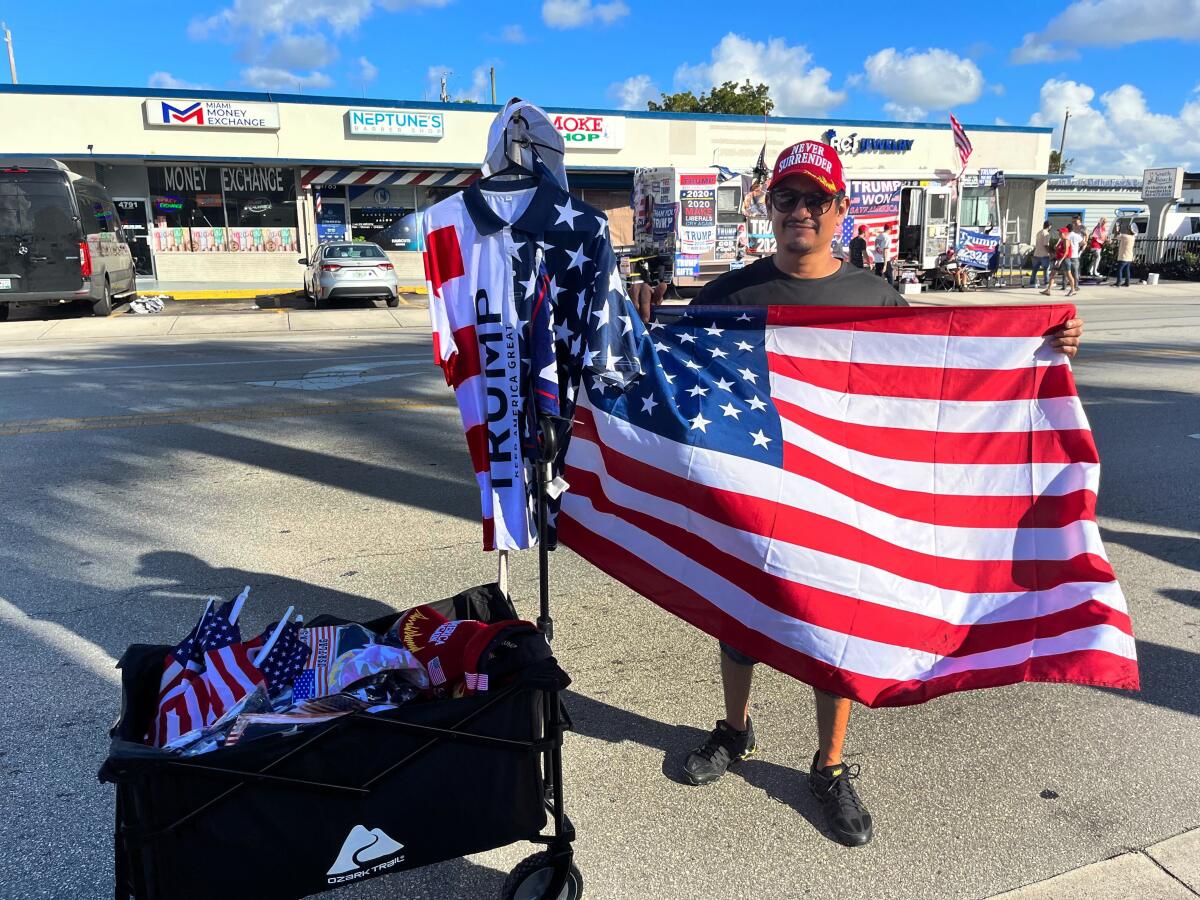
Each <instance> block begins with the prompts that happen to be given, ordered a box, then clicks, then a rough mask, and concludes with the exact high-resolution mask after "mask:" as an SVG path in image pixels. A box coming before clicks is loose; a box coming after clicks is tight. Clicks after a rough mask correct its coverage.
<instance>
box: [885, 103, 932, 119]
mask: <svg viewBox="0 0 1200 900" xmlns="http://www.w3.org/2000/svg"><path fill="white" fill-rule="evenodd" d="M883 111H884V112H885V113H887V114H888V115H889V116H891V117H892V118H893V119H895V120H896V121H897V122H920V121H921V120H922V119H924V118H925V116H927V115H928V114H929V111H928V110H926V109H924V108H923V107H920V106H904V105H902V104H900V103H893V102H892V101H891V100H889V101H888V102H887V103H885V104H883Z"/></svg>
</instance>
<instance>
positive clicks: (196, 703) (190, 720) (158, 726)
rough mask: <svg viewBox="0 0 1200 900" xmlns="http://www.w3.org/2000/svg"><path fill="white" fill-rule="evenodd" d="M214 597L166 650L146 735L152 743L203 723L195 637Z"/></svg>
mask: <svg viewBox="0 0 1200 900" xmlns="http://www.w3.org/2000/svg"><path fill="white" fill-rule="evenodd" d="M214 599H215V598H210V599H209V601H208V605H207V606H205V608H204V613H203V615H201V616H200V621H199V622H197V623H196V624H195V626H193V627H192V630H191V631H189V632H188V633H187V637H185V638H184V639H183V640H182V641H180V642H179V643H178V644H177V645H176V646H175V647H174V648H173V649H172V650H171V652H170V653H168V654H167V658H166V660H165V661H164V663H163V673H162V677H161V679H160V680H159V689H158V712H157V714H156V715H155V717H154V721H153V722H152V723H151V725H150V731H149V733H148V734H147V736H146V740H147V742H148V743H150V744H153V745H154V746H156V747H161V746H162V745H163V744H165V743H167V742H169V741H173V740H175V738H177V737H179V736H180V735H181V734H186V733H187V732H189V731H192V730H194V729H196V728H200V727H201V726H203V725H204V719H205V716H206V715H207V713H208V695H207V692H206V690H205V687H204V683H203V681H202V680H201V679H200V678H199V673H200V671H201V670H202V669H203V668H204V651H203V648H202V647H201V645H200V642H199V640H198V639H197V638H198V635H199V634H200V632H201V630H203V629H206V628H207V625H208V622H209V620H210V619H211V618H212V616H213V613H214V608H213V607H214Z"/></svg>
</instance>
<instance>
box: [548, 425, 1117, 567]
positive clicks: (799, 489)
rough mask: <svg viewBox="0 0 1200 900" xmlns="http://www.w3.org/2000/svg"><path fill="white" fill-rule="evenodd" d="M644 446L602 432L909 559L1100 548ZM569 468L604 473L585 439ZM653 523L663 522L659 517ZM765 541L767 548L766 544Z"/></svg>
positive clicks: (744, 463)
mask: <svg viewBox="0 0 1200 900" xmlns="http://www.w3.org/2000/svg"><path fill="white" fill-rule="evenodd" d="M644 441H645V437H642V438H641V439H640V440H639V441H638V443H633V442H631V441H629V440H627V439H625V438H623V437H622V436H619V433H618V434H613V433H612V432H608V433H606V434H605V437H604V443H605V444H606V445H608V446H609V447H611V448H613V449H614V450H618V451H620V452H624V453H626V455H630V456H634V458H635V459H639V460H640V461H641V462H645V463H649V464H651V465H654V466H655V467H656V468H659V469H664V470H666V471H669V472H671V471H673V472H679V471H681V470H682V469H683V468H684V466H683V465H681V464H680V462H679V461H681V460H687V471H688V481H689V482H691V483H693V484H699V485H704V486H706V487H710V488H716V489H718V490H725V491H731V492H733V493H736V494H740V495H744V496H746V497H752V498H757V499H760V500H764V501H767V502H780V503H783V504H785V505H786V506H788V507H789V508H791V509H794V510H799V511H801V512H806V513H811V514H813V515H818V516H824V517H826V518H829V519H832V520H833V521H835V522H844V523H846V524H848V525H852V526H854V527H855V528H858V529H860V530H862V531H864V532H866V533H867V534H870V535H872V536H873V537H876V538H878V539H879V540H882V541H886V542H888V543H889V544H892V545H893V546H895V547H900V548H902V549H904V550H911V551H913V552H915V553H926V554H928V555H930V556H936V557H939V558H941V559H957V560H966V561H973V562H986V561H989V560H1029V559H1045V560H1051V559H1053V560H1065V559H1071V558H1072V557H1075V556H1078V555H1079V554H1081V553H1094V554H1096V555H1097V556H1101V557H1103V556H1104V543H1103V541H1102V540H1101V538H1100V530H1099V527H1098V526H1097V525H1096V523H1095V522H1094V521H1088V520H1081V521H1077V522H1072V523H1071V524H1069V525H1064V526H1062V527H1060V528H964V527H958V526H953V525H931V524H929V523H927V522H916V521H913V520H911V519H903V518H900V517H899V516H894V515H892V514H891V513H887V512H883V511H881V510H878V509H875V508H873V507H871V506H868V505H867V504H865V503H861V502H859V501H857V500H854V499H852V498H850V497H846V496H845V495H843V494H840V493H838V492H837V491H835V490H833V489H832V488H829V487H826V486H825V485H823V484H821V483H820V482H818V481H814V480H812V479H809V478H805V477H804V476H802V475H797V474H794V473H792V472H785V471H783V470H781V469H777V468H775V467H774V466H768V465H764V464H762V463H756V462H754V461H752V460H745V459H743V458H741V457H738V456H733V455H731V454H727V453H717V452H713V451H711V450H706V449H704V448H701V447H690V446H687V445H683V444H677V443H674V442H673V441H668V440H665V439H664V440H661V441H660V443H659V445H658V446H656V447H655V448H654V451H655V452H654V455H655V456H657V457H658V458H659V459H661V460H663V461H664V462H665V461H666V460H669V459H671V458H674V459H675V460H676V462H675V464H674V465H671V464H669V463H668V464H666V465H663V464H661V463H657V462H655V463H651V462H650V460H649V459H647V458H646V457H645V456H637V455H635V454H637V453H638V449H639V448H640V447H642V446H644V443H642V442H644ZM622 445H624V446H622ZM571 462H572V464H573V465H575V466H578V467H579V468H581V469H583V470H584V471H587V472H595V473H601V472H604V459H603V457H602V456H601V453H600V448H599V447H598V446H597V445H596V444H594V443H592V442H591V441H588V440H584V439H580V440H579V447H578V448H577V449H576V450H575V454H574V455H572V458H571ZM628 490H632V488H629V489H628ZM642 497H643V498H645V499H644V502H643V503H642V505H640V506H639V507H638V508H639V509H641V510H642V512H645V513H647V514H649V515H657V514H656V513H655V512H654V509H655V503H656V502H659V501H656V500H654V499H653V498H649V497H648V495H642ZM613 499H616V497H614V498H613ZM622 502H623V501H622ZM661 502H662V503H664V504H669V505H670V506H671V507H672V508H673V510H677V514H676V516H675V518H673V519H672V520H671V521H673V522H674V523H675V524H676V525H678V526H679V527H681V528H685V529H688V528H691V526H689V525H688V520H689V518H695V517H697V516H698V515H699V514H698V513H695V512H692V511H690V510H688V509H687V508H685V507H683V506H676V505H675V504H674V503H670V501H669V500H667V499H665V498H664V499H663V500H662V501H661ZM659 518H664V519H665V518H667V517H666V516H662V515H660V516H659ZM706 521H707V520H706ZM714 525H715V523H714ZM738 539H740V538H739V535H737V534H734V535H729V536H728V537H723V536H721V535H715V536H714V537H713V538H712V540H711V543H713V544H714V545H716V546H718V547H724V546H727V544H726V543H724V541H726V540H738ZM764 540H765V541H766V542H767V544H769V539H764ZM765 546H766V545H764V548H765ZM755 564H756V565H757V564H758V561H755Z"/></svg>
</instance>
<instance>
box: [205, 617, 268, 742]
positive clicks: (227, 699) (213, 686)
mask: <svg viewBox="0 0 1200 900" xmlns="http://www.w3.org/2000/svg"><path fill="white" fill-rule="evenodd" d="M238 606H239V604H238V603H237V602H236V601H230V602H229V603H222V604H221V605H220V606H219V607H217V608H216V609H215V610H214V611H213V615H212V616H210V617H209V619H208V621H207V623H205V626H204V628H203V629H201V632H200V634H199V635H198V637H197V640H198V641H199V643H200V646H201V647H202V648H203V652H204V672H203V673H202V676H201V677H202V678H203V679H204V683H205V686H206V688H207V691H208V714H207V715H206V717H205V722H204V724H205V725H211V724H213V723H214V722H215V721H216V720H217V719H219V718H221V716H223V715H224V714H225V711H226V710H228V709H229V708H230V707H231V706H233V705H234V704H235V703H237V702H238V701H239V700H241V699H242V698H243V697H245V696H246V695H247V694H248V693H250V692H251V691H253V690H254V689H255V688H256V687H258V685H259V684H261V683H262V681H263V673H262V672H261V671H259V669H258V667H257V666H255V665H254V663H253V662H252V661H251V657H250V653H251V650H252V649H253V648H252V647H251V646H249V645H247V644H245V643H243V641H242V633H241V629H240V628H239V627H238V626H237V622H236V611H237V609H238Z"/></svg>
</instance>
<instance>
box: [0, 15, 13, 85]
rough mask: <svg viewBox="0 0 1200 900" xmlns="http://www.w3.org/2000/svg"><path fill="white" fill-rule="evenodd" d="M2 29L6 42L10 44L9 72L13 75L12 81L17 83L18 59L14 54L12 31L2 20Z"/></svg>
mask: <svg viewBox="0 0 1200 900" xmlns="http://www.w3.org/2000/svg"><path fill="white" fill-rule="evenodd" d="M0 31H2V32H4V43H6V44H8V74H9V75H11V76H12V83H13V84H16V83H17V59H16V57H15V56H13V45H12V32H11V31H9V30H8V26H7V25H6V24H5V23H3V22H0Z"/></svg>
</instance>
